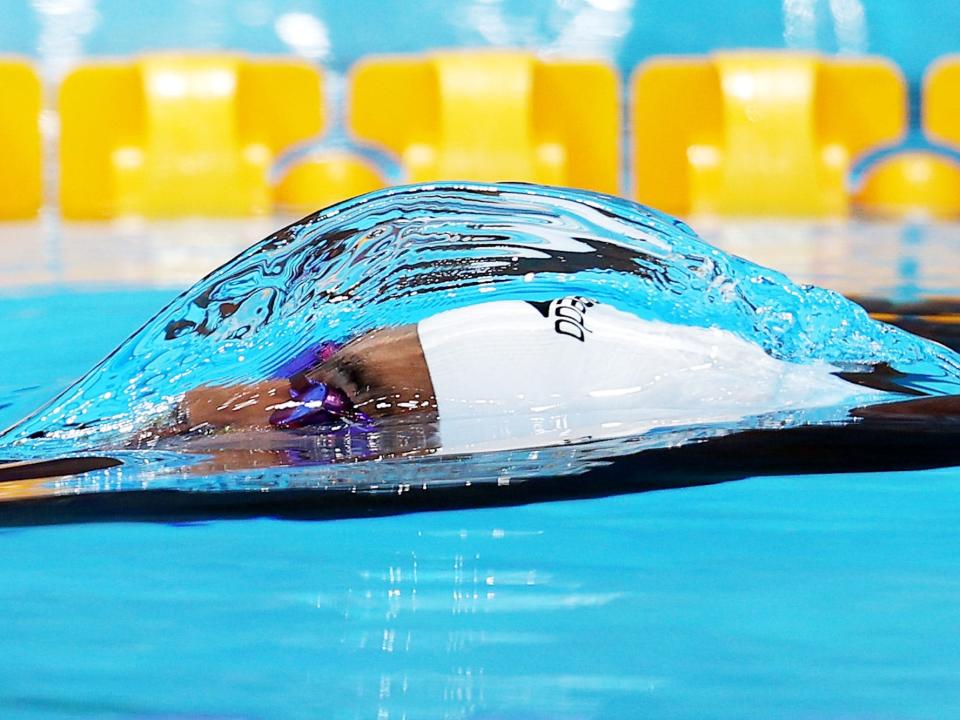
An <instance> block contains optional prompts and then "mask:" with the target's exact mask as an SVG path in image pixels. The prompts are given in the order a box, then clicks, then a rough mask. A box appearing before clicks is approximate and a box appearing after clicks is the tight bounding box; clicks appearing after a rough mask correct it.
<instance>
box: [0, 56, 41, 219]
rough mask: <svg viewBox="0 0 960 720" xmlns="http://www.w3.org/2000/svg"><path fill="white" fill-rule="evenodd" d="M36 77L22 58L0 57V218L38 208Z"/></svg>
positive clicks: (23, 215) (27, 214)
mask: <svg viewBox="0 0 960 720" xmlns="http://www.w3.org/2000/svg"><path fill="white" fill-rule="evenodd" d="M40 98H41V90H40V78H38V77H37V74H36V73H35V72H34V70H33V68H32V67H31V66H30V65H29V64H28V63H27V62H25V61H22V60H16V59H10V58H4V59H0V108H2V112H0V153H2V154H3V161H2V162H0V219H4V220H12V219H20V218H29V217H33V216H34V215H36V214H37V210H39V209H40V203H41V196H42V184H41V165H42V163H41V159H40Z"/></svg>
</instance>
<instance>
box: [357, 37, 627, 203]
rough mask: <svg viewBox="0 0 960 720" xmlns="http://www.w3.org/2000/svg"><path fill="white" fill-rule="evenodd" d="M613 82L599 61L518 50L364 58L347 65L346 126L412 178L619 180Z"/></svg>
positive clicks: (606, 185) (604, 184)
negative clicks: (349, 75) (545, 57)
mask: <svg viewBox="0 0 960 720" xmlns="http://www.w3.org/2000/svg"><path fill="white" fill-rule="evenodd" d="M619 105H620V102H619V90H618V79H617V75H616V73H615V72H614V71H613V70H612V69H611V68H610V67H608V66H607V65H605V64H603V63H601V62H587V61H566V60H564V61H560V60H538V59H537V58H535V57H534V56H532V55H529V54H527V53H521V52H506V51H483V52H481V51H473V52H442V53H436V54H432V55H427V56H401V57H382V58H372V59H367V60H364V61H361V62H360V63H359V64H358V65H357V66H356V67H355V68H354V70H353V73H352V82H351V94H350V125H351V128H352V130H353V131H354V132H355V133H356V135H357V136H359V137H360V138H362V139H363V140H366V141H370V142H373V143H377V144H379V145H381V146H383V147H385V148H387V149H388V150H390V151H392V152H394V153H395V154H396V155H397V156H398V157H399V159H400V161H401V163H402V164H403V166H404V167H405V169H406V170H407V173H408V177H409V180H410V181H411V182H428V181H433V180H467V181H489V182H495V181H501V180H514V181H527V182H540V183H548V184H554V185H568V186H573V187H580V188H588V189H592V190H599V191H602V192H608V193H615V192H617V191H618V189H619V173H618V166H619V152H620V151H619V147H620V142H619V132H620V130H619V128H620V123H619Z"/></svg>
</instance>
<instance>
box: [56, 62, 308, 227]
mask: <svg viewBox="0 0 960 720" xmlns="http://www.w3.org/2000/svg"><path fill="white" fill-rule="evenodd" d="M320 93H321V88H320V75H319V72H318V71H317V69H316V68H314V67H313V66H311V65H309V64H308V63H305V62H302V61H300V60H291V59H283V60H262V59H249V58H245V57H242V56H238V55H230V54H222V55H193V54H179V53H177V54H173V53H171V54H158V55H150V56H146V57H143V58H140V59H138V60H136V61H134V62H124V63H96V64H90V65H86V66H83V67H80V68H79V69H77V70H75V71H73V72H72V73H71V74H70V75H68V76H67V78H66V79H65V80H64V83H63V87H62V89H61V94H60V114H61V127H62V130H61V147H60V163H61V165H60V166H61V195H60V197H61V206H62V210H63V213H64V215H66V216H67V217H74V218H91V217H114V216H117V215H125V214H137V215H146V216H151V217H158V216H177V215H190V214H204V215H245V214H254V213H263V212H268V211H269V210H270V209H271V202H272V193H271V188H270V183H269V170H270V168H271V166H272V163H273V161H274V158H275V157H276V155H277V153H279V152H280V151H282V150H283V149H285V148H287V147H289V146H290V145H293V144H294V143H296V142H299V141H303V140H306V139H308V138H309V137H311V136H313V135H316V134H317V133H319V131H320V129H321V124H322V123H321V96H320Z"/></svg>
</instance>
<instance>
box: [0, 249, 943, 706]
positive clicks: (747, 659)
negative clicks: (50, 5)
mask: <svg viewBox="0 0 960 720" xmlns="http://www.w3.org/2000/svg"><path fill="white" fill-rule="evenodd" d="M742 239H743V236H742V235H736V236H735V240H737V241H738V242H739V241H740V240H742ZM846 247H847V251H848V252H849V246H846ZM904 247H908V248H909V247H913V248H914V250H913V252H914V257H916V258H919V260H918V261H917V262H914V263H913V264H912V265H911V264H905V265H904V266H903V267H904V268H905V270H904V271H903V273H901V275H903V274H904V273H912V275H910V277H909V278H907V279H906V280H904V279H903V278H902V277H901V278H900V279H897V278H894V279H893V280H891V283H890V284H889V285H887V286H886V287H885V288H881V290H884V289H885V290H886V292H885V294H886V295H889V296H895V295H896V294H897V292H895V290H896V287H899V288H900V291H899V292H906V290H904V287H905V285H904V283H907V282H910V283H915V284H920V285H923V284H924V282H926V281H925V280H924V276H923V270H924V268H934V267H938V268H941V270H942V264H937V263H932V262H931V263H924V261H923V259H924V257H925V255H924V252H925V251H923V250H922V249H923V248H924V247H928V245H924V244H923V243H920V244H919V245H915V246H910V245H909V244H907V245H905V246H904ZM888 250H889V249H888ZM877 252H886V251H884V250H882V249H878V251H877ZM842 254H843V252H842V251H840V250H837V251H834V254H833V255H829V257H831V258H833V259H834V261H835V262H833V264H832V265H831V264H830V263H827V266H828V268H829V269H830V271H831V272H833V271H836V272H841V271H842V262H840V261H836V258H837V257H839V256H840V255H842ZM762 261H765V262H769V260H762ZM787 261H788V262H789V258H788V259H787ZM771 264H774V263H771ZM821 267H822V265H821ZM954 267H956V266H955V265H954ZM847 275H848V274H847ZM938 277H939V276H938ZM918 278H919V279H918ZM896 283H901V284H900V285H896ZM148 285H149V283H147V282H142V281H141V282H139V284H134V285H132V286H131V287H126V288H121V289H114V290H90V289H77V288H76V287H73V286H64V285H62V284H45V285H42V286H40V287H34V288H29V289H22V288H21V289H18V290H17V291H15V292H14V291H11V292H9V293H8V294H7V295H6V296H3V297H0V318H2V319H3V322H4V332H3V334H2V335H0V370H2V373H0V403H2V404H4V405H5V406H4V407H3V408H2V409H0V425H5V424H8V423H9V422H12V421H14V420H16V419H18V418H19V417H20V416H21V415H22V414H23V413H25V412H27V411H28V410H30V409H32V408H33V407H35V406H36V405H37V404H39V403H40V402H42V401H43V400H46V399H47V398H49V397H50V396H52V395H53V394H54V392H55V391H57V390H59V389H60V388H62V387H63V386H64V385H65V384H66V383H67V382H68V381H70V380H71V379H74V378H76V377H78V376H79V375H80V374H82V373H83V372H85V371H86V370H87V369H88V368H89V367H90V365H91V364H93V362H95V361H96V360H97V359H98V358H100V357H102V356H103V355H104V354H105V353H106V352H108V351H109V350H110V349H112V348H113V347H114V346H115V345H116V344H117V343H118V342H119V341H121V340H122V339H123V338H124V337H126V335H128V334H129V333H130V332H131V331H133V330H134V329H136V328H137V327H138V326H139V325H140V323H142V321H143V320H144V319H146V318H147V317H148V316H149V315H150V314H151V313H152V312H153V311H154V310H155V309H156V308H158V307H159V306H161V305H162V304H164V302H165V301H166V300H167V299H169V298H170V297H172V296H173V294H174V291H173V290H172V289H171V288H169V287H168V288H165V289H147V288H148ZM929 285H930V283H927V286H929ZM858 286H859V287H863V285H858ZM894 286H896V287H894ZM845 289H847V290H849V288H845ZM866 291H869V293H868V294H876V292H875V291H874V289H873V288H869V287H868V288H866ZM937 291H938V292H939V291H941V288H940V286H937ZM958 493H960V469H958V468H944V469H937V470H925V471H911V472H899V473H871V474H842V475H807V476H802V477H794V476H787V477H753V478H749V479H746V480H742V481H737V482H730V483H725V484H719V485H712V486H705V487H697V488H687V489H680V490H671V491H664V492H650V493H638V494H628V495H620V496H616V497H608V498H600V499H590V500H577V501H563V502H553V503H539V504H533V505H527V506H520V507H503V508H488V509H475V510H466V511H448V512H434V513H415V514H408V515H399V516H395V517H389V518H369V519H351V520H338V521H330V522H306V521H303V522H301V521H281V520H267V519H261V520H243V521H227V520H221V521H211V522H205V523H186V524H183V523H181V524H163V523H153V524H150V523H104V524H98V523H94V524H84V525H64V526H53V527H36V528H16V529H6V530H0V565H2V567H3V573H2V582H0V717H3V718H20V717H23V718H61V717H62V718H76V717H97V718H101V717H103V718H114V717H115V718H198V717H199V718H315V717H324V718H382V719H384V720H386V719H389V718H396V719H403V718H408V719H410V720H413V719H414V718H488V719H493V718H496V719H498V720H501V719H502V720H506V719H507V718H524V719H534V718H535V719H537V720H541V719H546V718H562V719H567V718H570V719H574V718H576V719H578V720H579V719H583V718H636V717H648V718H704V717H710V718H741V717H745V716H753V717H777V718H798V719H799V718H803V719H808V718H866V717H869V718H942V717H949V716H951V715H953V714H955V713H956V712H957V710H960V684H958V683H957V682H956V678H957V677H958V675H960V632H958V630H960V573H958V565H960V535H958V533H957V532H956V528H957V527H958V526H960V502H958V500H957V498H958Z"/></svg>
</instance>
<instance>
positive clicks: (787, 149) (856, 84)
mask: <svg viewBox="0 0 960 720" xmlns="http://www.w3.org/2000/svg"><path fill="white" fill-rule="evenodd" d="M632 94H633V128H632V133H633V138H634V181H635V188H634V189H635V194H636V197H637V198H638V199H639V200H640V201H641V202H645V203H648V204H650V205H653V206H655V207H658V208H661V209H663V210H666V211H668V212H672V213H676V214H689V213H727V214H787V215H831V214H844V213H845V212H846V211H847V209H848V202H849V199H848V193H847V187H846V183H847V176H848V174H849V169H850V166H851V164H852V161H853V160H854V159H855V158H856V156H857V155H859V154H861V153H863V152H865V151H867V150H869V149H871V148H874V147H876V146H878V145H880V144H884V143H890V142H893V141H895V140H896V139H898V138H899V137H900V136H901V135H902V134H903V133H904V131H905V128H906V110H907V108H906V87H905V84H904V81H903V79H902V77H901V75H900V73H899V71H898V70H897V69H896V68H895V67H894V66H893V65H892V64H891V63H889V62H887V61H886V60H883V59H879V58H871V57H861V58H825V57H821V56H818V55H812V54H798V53H789V52H777V51H765V52H759V51H758V52H746V51H744V52H729V53H717V54H715V55H712V56H709V57H699V58H680V57H665V58H657V59H654V60H652V61H650V62H648V63H645V64H644V65H641V66H640V68H638V71H637V72H636V74H635V76H634V81H633V91H632Z"/></svg>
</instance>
